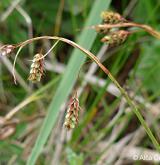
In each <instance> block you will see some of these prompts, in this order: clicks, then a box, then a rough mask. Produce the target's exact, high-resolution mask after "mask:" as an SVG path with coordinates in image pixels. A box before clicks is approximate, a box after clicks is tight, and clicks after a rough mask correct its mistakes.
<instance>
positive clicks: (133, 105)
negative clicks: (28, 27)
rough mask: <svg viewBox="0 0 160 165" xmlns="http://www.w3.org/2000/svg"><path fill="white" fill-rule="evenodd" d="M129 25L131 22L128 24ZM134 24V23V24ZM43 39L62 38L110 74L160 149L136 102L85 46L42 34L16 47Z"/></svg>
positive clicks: (56, 38)
mask: <svg viewBox="0 0 160 165" xmlns="http://www.w3.org/2000/svg"><path fill="white" fill-rule="evenodd" d="M127 25H129V24H127ZM132 25H133V24H132ZM41 39H51V40H60V41H62V42H65V43H67V44H69V45H71V46H73V47H75V48H78V49H79V50H81V51H82V52H84V53H85V54H86V55H87V56H88V57H89V58H90V59H91V60H93V61H94V62H95V63H97V65H98V66H99V67H100V68H101V69H102V70H103V71H104V73H105V74H106V75H108V77H109V78H110V79H111V81H112V82H113V83H114V84H115V85H116V86H117V88H118V89H119V90H120V92H121V94H122V96H123V97H124V98H125V99H126V101H127V103H128V104H129V105H130V106H131V108H132V109H133V111H134V113H135V114H136V116H137V118H138V119H139V121H140V123H141V124H142V125H143V127H144V129H145V131H146V133H147V134H148V136H149V138H150V139H151V141H152V142H153V144H154V146H155V148H156V149H157V150H158V151H160V145H159V143H158V142H157V140H156V138H155V137H154V135H153V134H152V132H151V130H150V128H149V127H148V125H147V123H146V122H145V120H144V119H143V117H142V115H141V113H140V112H139V110H138V108H137V106H136V105H135V103H134V102H133V101H132V100H131V98H130V97H129V96H128V94H127V92H126V91H125V90H124V89H123V88H122V87H121V86H120V84H119V83H118V82H117V81H116V79H115V78H114V77H113V76H112V74H111V73H110V72H109V70H108V69H107V68H106V67H105V66H104V65H103V64H102V63H101V62H100V61H99V59H98V58H97V57H96V56H95V55H94V54H92V53H91V52H90V51H88V50H86V49H84V48H83V47H81V46H80V45H78V44H76V43H75V42H73V41H71V40H68V39H66V38H62V37H57V36H41V37H36V38H32V39H29V40H26V41H24V42H21V43H20V44H17V45H16V47H24V46H25V45H27V44H29V43H31V42H33V41H37V40H41Z"/></svg>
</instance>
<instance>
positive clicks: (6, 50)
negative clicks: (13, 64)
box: [0, 45, 15, 56]
mask: <svg viewBox="0 0 160 165" xmlns="http://www.w3.org/2000/svg"><path fill="white" fill-rule="evenodd" d="M14 49H15V46H13V45H4V46H2V47H1V48H0V56H6V55H8V54H10V53H11V52H12V51H13V50H14Z"/></svg>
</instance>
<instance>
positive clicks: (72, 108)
mask: <svg viewBox="0 0 160 165" xmlns="http://www.w3.org/2000/svg"><path fill="white" fill-rule="evenodd" d="M80 109H81V108H80V106H79V100H78V97H77V93H75V95H74V96H73V97H72V98H71V99H70V103H69V106H68V110H67V113H66V117H65V122H64V126H65V127H66V128H67V129H68V130H70V129H73V128H75V126H76V125H77V124H78V114H79V110H80Z"/></svg>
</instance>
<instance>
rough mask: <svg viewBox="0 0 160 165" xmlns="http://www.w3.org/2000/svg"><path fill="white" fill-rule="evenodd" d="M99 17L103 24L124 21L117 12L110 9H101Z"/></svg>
mask: <svg viewBox="0 0 160 165" xmlns="http://www.w3.org/2000/svg"><path fill="white" fill-rule="evenodd" d="M101 18H102V19H103V23H104V24H117V23H123V22H125V21H126V19H125V18H123V17H122V16H121V15H120V14H119V13H116V12H112V11H103V12H102V13H101Z"/></svg>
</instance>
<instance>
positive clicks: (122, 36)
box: [101, 30, 130, 47]
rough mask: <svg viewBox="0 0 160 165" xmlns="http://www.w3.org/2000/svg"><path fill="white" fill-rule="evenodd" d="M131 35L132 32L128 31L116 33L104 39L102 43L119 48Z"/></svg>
mask: <svg viewBox="0 0 160 165" xmlns="http://www.w3.org/2000/svg"><path fill="white" fill-rule="evenodd" d="M129 34H130V32H128V31H126V30H119V31H114V32H111V33H110V34H109V35H106V36H105V37H103V38H102V39H101V41H102V42H105V43H107V44H109V45H110V46H111V47H112V46H117V45H120V44H122V43H123V42H125V41H126V39H127V37H128V36H129Z"/></svg>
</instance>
